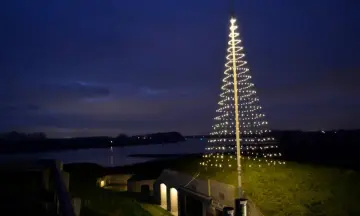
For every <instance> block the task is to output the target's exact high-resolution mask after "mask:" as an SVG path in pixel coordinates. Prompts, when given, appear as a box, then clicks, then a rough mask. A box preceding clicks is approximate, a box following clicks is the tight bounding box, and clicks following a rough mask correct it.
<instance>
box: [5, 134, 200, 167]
mask: <svg viewBox="0 0 360 216" xmlns="http://www.w3.org/2000/svg"><path fill="white" fill-rule="evenodd" d="M206 145H207V142H206V140H199V139H189V140H187V141H185V142H179V143H173V144H164V145H145V146H131V147H130V146H127V147H113V148H103V149H81V150H70V151H60V152H42V153H31V154H15V155H14V154H13V155H0V161H1V162H5V161H16V160H33V159H56V160H61V161H62V162H63V163H65V164H66V163H96V164H99V165H101V166H105V167H112V166H123V165H129V164H135V163H141V162H146V161H150V160H153V158H139V157H128V155H131V154H193V153H203V152H204V150H205V147H206Z"/></svg>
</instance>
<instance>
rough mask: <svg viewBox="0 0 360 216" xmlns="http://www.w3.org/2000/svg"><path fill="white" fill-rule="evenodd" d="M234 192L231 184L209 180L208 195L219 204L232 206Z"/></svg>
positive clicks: (234, 189) (233, 204)
mask: <svg viewBox="0 0 360 216" xmlns="http://www.w3.org/2000/svg"><path fill="white" fill-rule="evenodd" d="M235 192H236V188H235V187H234V186H233V185H229V184H224V183H221V182H218V181H214V180H210V194H211V195H210V196H211V197H212V198H213V199H214V200H216V201H218V202H219V203H220V204H221V205H224V206H231V207H234V206H235V203H234V200H235Z"/></svg>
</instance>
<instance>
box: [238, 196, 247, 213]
mask: <svg viewBox="0 0 360 216" xmlns="http://www.w3.org/2000/svg"><path fill="white" fill-rule="evenodd" d="M247 213H248V212H247V199H235V215H236V216H247V215H248V214H247Z"/></svg>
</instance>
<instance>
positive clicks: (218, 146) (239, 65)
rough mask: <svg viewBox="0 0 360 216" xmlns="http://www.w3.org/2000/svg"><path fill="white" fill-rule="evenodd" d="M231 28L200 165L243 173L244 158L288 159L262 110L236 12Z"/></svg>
mask: <svg viewBox="0 0 360 216" xmlns="http://www.w3.org/2000/svg"><path fill="white" fill-rule="evenodd" d="M229 30H230V32H229V42H228V48H227V56H226V60H227V62H226V64H225V71H224V78H223V80H222V82H223V86H222V87H221V94H220V101H219V103H218V104H219V108H218V109H217V110H216V112H217V114H218V115H217V116H216V117H215V118H214V120H215V123H214V125H213V130H212V133H210V135H211V137H210V138H209V140H208V142H209V146H208V147H207V148H206V153H205V154H204V155H203V160H202V162H200V165H203V166H206V167H207V168H211V167H213V168H221V169H225V168H228V167H234V166H236V165H237V168H238V173H239V174H238V175H239V176H240V173H241V170H240V167H241V164H240V163H241V160H240V158H241V159H250V160H252V161H261V164H264V163H265V164H267V165H274V164H283V163H284V162H281V161H280V160H278V157H280V156H281V153H279V152H278V146H277V143H276V141H275V139H274V137H272V136H271V134H270V133H271V131H270V130H269V128H268V122H267V121H266V120H265V115H264V114H263V113H262V107H261V106H260V103H259V98H258V96H257V94H256V90H255V86H254V84H253V83H252V79H251V78H252V77H251V75H250V71H249V68H248V67H247V62H246V60H245V53H244V48H243V46H242V45H241V40H240V37H239V33H238V26H237V24H236V19H235V17H234V16H231V18H230V26H229ZM236 105H237V106H236ZM237 125H238V127H236V126H237ZM237 146H239V147H240V148H239V149H240V150H239V151H238V148H237ZM234 152H235V153H236V155H234ZM237 159H239V160H237ZM236 162H237V164H236ZM259 166H261V165H259ZM240 179H241V178H240V177H239V185H241V180H240Z"/></svg>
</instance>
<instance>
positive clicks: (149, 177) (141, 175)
mask: <svg viewBox="0 0 360 216" xmlns="http://www.w3.org/2000/svg"><path fill="white" fill-rule="evenodd" d="M159 176H160V174H159V173H157V172H154V173H138V174H135V175H133V176H132V177H131V178H129V180H128V181H142V180H155V179H157V178H158V177H159Z"/></svg>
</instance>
